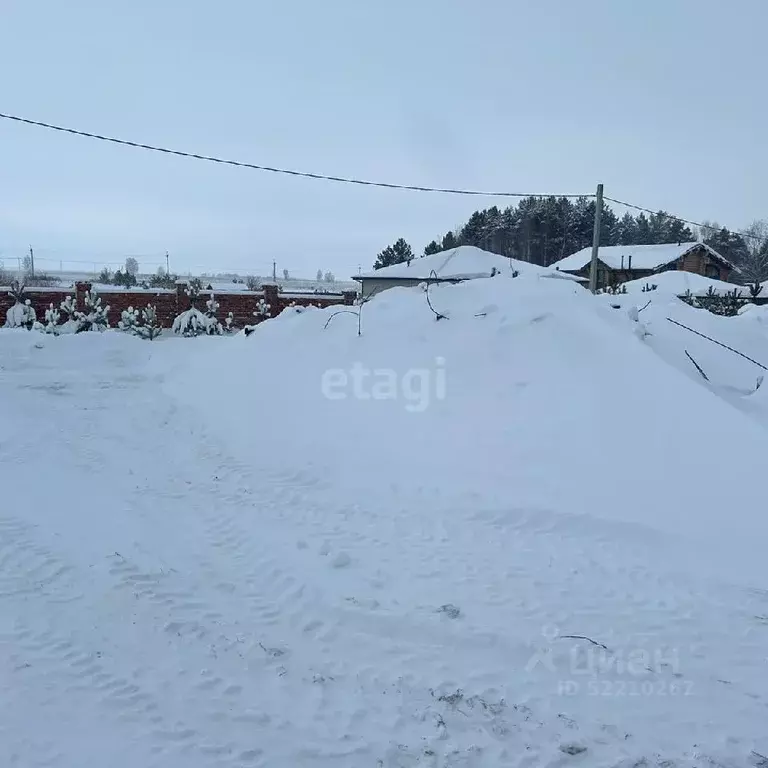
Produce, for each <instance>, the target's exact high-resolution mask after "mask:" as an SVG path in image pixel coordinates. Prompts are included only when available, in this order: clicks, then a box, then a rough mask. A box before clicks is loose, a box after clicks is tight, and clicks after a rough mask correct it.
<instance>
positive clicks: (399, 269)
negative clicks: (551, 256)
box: [354, 245, 536, 280]
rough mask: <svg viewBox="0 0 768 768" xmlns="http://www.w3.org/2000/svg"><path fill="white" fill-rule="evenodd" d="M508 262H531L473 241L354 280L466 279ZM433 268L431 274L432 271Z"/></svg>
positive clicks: (502, 269)
mask: <svg viewBox="0 0 768 768" xmlns="http://www.w3.org/2000/svg"><path fill="white" fill-rule="evenodd" d="M510 262H511V263H512V266H513V267H514V268H515V269H518V267H519V266H522V267H525V268H527V269H530V268H531V267H534V268H536V267H535V266H534V265H533V264H528V263H527V262H522V261H517V260H515V259H508V258H507V257H506V256H499V255H498V254H497V253H490V252H489V251H484V250H482V248H476V247H475V246H474V245H460V246H458V248H451V249H450V250H448V251H440V252H439V253H433V254H430V255H429V256H422V257H421V258H415V259H412V260H411V262H410V264H409V263H408V262H403V263H402V264H392V265H391V266H389V267H382V268H381V269H374V270H373V271H372V272H366V273H365V274H362V275H356V276H355V278H354V279H355V280H361V279H362V280H365V279H369V278H375V279H376V280H407V279H412V280H428V279H429V278H430V277H431V278H432V279H433V280H434V278H435V275H437V277H438V278H439V279H443V280H469V279H471V278H475V277H490V275H491V273H492V272H493V271H494V269H495V270H496V272H502V273H503V272H509V269H510ZM433 271H434V273H435V275H433V274H432V272H433Z"/></svg>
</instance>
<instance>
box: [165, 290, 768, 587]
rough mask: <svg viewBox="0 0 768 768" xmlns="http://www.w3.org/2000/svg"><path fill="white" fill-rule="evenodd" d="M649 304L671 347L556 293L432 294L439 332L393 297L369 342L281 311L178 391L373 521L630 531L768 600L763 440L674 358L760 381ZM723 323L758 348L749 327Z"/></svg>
mask: <svg viewBox="0 0 768 768" xmlns="http://www.w3.org/2000/svg"><path fill="white" fill-rule="evenodd" d="M648 295H656V296H657V301H656V304H658V305H659V306H658V308H657V307H656V306H654V308H653V309H651V308H650V307H649V308H647V309H646V310H644V312H643V313H642V314H641V315H640V317H641V319H642V320H643V321H644V322H645V321H646V320H648V319H649V318H650V317H651V316H652V318H653V328H652V329H651V330H652V332H654V331H655V329H656V326H657V325H658V324H659V323H663V324H664V327H663V328H662V329H660V330H661V331H663V335H662V337H661V339H659V340H657V338H656V336H655V335H654V336H651V337H648V338H647V339H646V341H641V340H639V339H638V338H636V337H635V336H634V335H633V333H632V328H633V326H634V324H633V323H632V321H631V320H630V319H629V318H628V317H627V315H626V312H623V311H621V312H620V311H617V310H615V309H612V308H611V307H610V304H616V303H617V300H618V299H623V301H621V302H619V303H620V304H622V305H623V306H626V307H627V308H629V307H630V306H632V303H631V302H630V301H628V300H627V297H601V299H602V301H601V300H595V299H594V298H592V297H591V296H590V295H589V294H588V293H587V292H586V291H585V290H584V289H583V288H581V287H579V286H574V285H572V284H569V283H565V282H560V281H555V280H546V279H541V278H537V277H531V278H523V277H520V278H517V279H510V278H506V277H499V278H493V279H485V280H475V281H472V282H467V283H464V284H461V285H457V286H441V287H439V288H438V287H433V288H431V289H430V294H429V296H430V299H431V302H432V304H433V306H434V308H435V310H436V311H437V312H439V313H443V314H445V315H447V318H446V319H443V320H439V321H437V320H436V316H435V314H434V313H433V311H432V310H431V309H430V307H429V306H428V303H427V300H426V296H425V294H424V293H423V292H421V291H419V290H415V289H405V288H403V289H392V290H390V291H388V292H386V293H385V294H383V295H381V296H379V297H378V298H376V299H374V300H373V301H371V302H369V303H368V304H366V305H365V306H364V307H363V315H362V324H361V325H362V336H360V337H358V335H357V317H356V316H355V315H353V314H350V313H349V312H343V313H341V314H338V315H336V316H335V317H333V318H332V319H330V318H331V315H333V314H334V312H338V309H337V310H332V309H329V310H308V311H304V312H301V313H297V312H295V311H286V312H285V313H283V315H282V316H281V317H280V318H277V319H275V320H274V321H271V322H267V323H264V324H263V325H261V326H259V327H258V328H257V331H256V333H254V334H253V335H252V336H250V337H249V338H245V337H240V338H238V339H237V340H235V342H234V343H233V344H231V345H227V346H221V347H219V348H217V349H216V351H215V352H214V353H212V355H211V356H210V357H209V356H206V357H205V358H202V357H201V358H199V359H198V360H195V361H193V363H192V368H191V369H190V373H189V374H188V375H186V376H185V377H184V379H183V384H182V383H181V382H179V383H178V385H177V392H178V394H179V395H180V396H181V397H183V398H186V399H187V400H188V402H190V403H193V404H195V405H197V406H198V407H199V408H200V409H201V412H202V413H204V414H205V415H206V416H207V417H209V418H211V420H212V421H215V422H217V423H218V425H219V427H220V429H221V434H222V435H224V436H226V439H227V440H228V441H229V442H230V444H232V445H233V446H234V445H236V446H237V449H238V450H239V451H242V452H243V454H244V455H250V456H252V457H253V460H254V461H258V462H260V463H264V464H267V465H274V466H275V467H281V466H285V465H286V464H287V463H298V464H299V465H301V466H303V467H305V468H306V470H307V471H308V472H309V473H311V474H314V475H317V476H320V477H323V478H324V479H325V480H326V481H327V483H328V485H330V486H332V487H334V488H337V489H339V491H340V492H341V493H343V494H345V495H346V496H350V495H352V497H353V498H357V499H359V500H360V501H361V502H363V503H366V504H367V503H371V504H376V503H378V502H379V500H380V499H381V498H386V499H387V500H388V501H387V502H386V503H396V502H394V500H396V499H399V500H400V503H404V504H408V505H412V504H418V503H420V501H419V499H425V498H434V499H439V500H442V501H448V500H451V501H456V500H458V499H459V498H463V499H465V500H467V502H468V503H472V500H473V499H475V500H477V499H482V503H494V504H498V505H500V506H504V505H513V506H515V507H516V508H530V509H546V510H550V511H553V512H556V513H557V514H560V515H566V514H567V515H577V516H586V517H594V518H598V519H600V520H604V521H612V522H617V523H618V522H620V523H629V524H632V525H634V526H637V530H638V535H640V532H641V531H643V530H644V529H645V530H646V532H648V533H664V534H669V535H671V536H673V537H675V538H674V539H667V540H666V541H668V542H671V541H675V542H676V544H678V545H682V544H683V543H684V542H688V543H690V544H692V545H693V552H695V556H694V558H695V559H697V560H700V561H701V565H702V566H711V565H712V564H713V563H715V564H716V567H717V568H718V569H720V570H721V571H722V575H723V576H724V577H725V578H735V577H736V576H737V575H740V576H744V577H747V578H751V579H758V580H761V581H762V582H765V583H766V584H765V585H768V574H766V572H765V569H764V568H763V566H762V562H761V561H762V557H761V555H760V548H761V547H762V546H763V542H764V541H765V540H766V535H768V517H766V516H765V515H764V514H763V513H762V511H761V510H760V508H759V503H758V500H757V499H756V497H755V487H754V483H755V480H756V479H757V478H759V477H760V475H761V467H762V464H763V457H764V456H765V452H766V448H768V442H767V441H766V438H767V435H766V434H765V432H764V431H763V430H762V429H761V428H760V427H759V426H758V425H757V424H755V423H752V422H751V421H749V420H748V419H747V418H744V417H742V416H741V414H739V413H735V412H734V409H733V406H732V404H729V403H728V402H724V401H723V400H722V399H721V398H720V397H718V396H715V395H714V394H713V393H712V392H710V391H707V389H706V388H704V387H702V386H698V382H697V381H695V379H696V378H697V377H698V373H697V372H696V370H695V368H694V367H693V366H692V365H691V363H690V362H689V361H688V360H687V359H686V358H685V357H684V352H683V350H682V349H678V348H677V347H678V346H679V345H680V342H684V345H683V346H684V347H685V348H686V349H690V350H691V353H692V354H693V355H694V357H696V358H697V360H699V361H700V364H701V365H702V366H703V367H704V368H705V369H707V368H708V367H709V369H710V371H712V367H713V364H712V361H713V360H714V359H716V360H717V361H718V365H717V369H718V370H722V371H723V372H724V375H723V383H725V384H726V385H730V386H732V387H736V388H738V386H739V384H740V385H741V386H742V387H744V388H745V391H748V390H749V388H753V387H754V385H755V381H756V377H757V374H758V373H760V371H759V369H757V368H756V367H755V366H754V365H753V364H751V363H748V362H747V361H745V360H743V359H741V358H738V357H736V356H735V355H733V354H732V353H730V352H727V351H725V350H722V349H721V348H718V347H716V346H714V345H712V344H711V343H710V342H708V341H705V340H703V339H698V338H697V337H695V336H694V335H693V334H690V333H689V332H688V331H684V330H682V329H677V328H674V329H673V328H672V326H671V324H670V323H669V322H667V321H666V320H665V319H663V315H664V313H665V312H666V311H667V309H669V307H668V305H670V304H672V303H673V304H674V306H673V308H672V309H671V310H670V311H672V312H673V314H676V315H677V316H679V317H681V318H683V320H682V321H683V322H685V320H686V319H687V320H688V321H689V322H691V323H694V324H695V323H696V322H697V321H698V322H699V324H700V325H701V324H702V323H703V325H704V327H707V326H708V325H711V322H705V321H709V319H710V318H714V316H712V315H710V314H709V313H707V312H704V311H697V310H693V309H691V308H689V307H687V306H686V305H685V304H683V303H682V302H680V301H679V300H677V299H676V298H674V297H673V296H667V295H665V294H663V292H658V293H657V292H653V293H652V294H643V299H644V301H645V300H647V299H645V297H646V296H648ZM637 303H638V304H639V302H637ZM640 306H642V305H640ZM659 312H661V314H659ZM714 320H715V321H717V320H720V321H721V322H720V323H719V324H718V325H723V324H724V322H723V320H725V323H727V322H730V324H731V326H732V327H733V329H734V330H733V334H735V335H737V336H739V343H741V346H744V345H743V343H742V342H743V338H742V336H743V334H742V331H743V330H744V329H743V326H744V325H745V324H746V318H737V319H730V318H729V319H723V318H714ZM326 324H328V327H327V328H326V327H325V326H326ZM667 326H669V327H667ZM737 326H742V327H737ZM761 331H762V329H761ZM681 334H682V335H683V336H684V338H680V335H681ZM721 335H722V334H721ZM747 336H748V337H749V334H747ZM754 336H755V333H752V334H751V337H750V340H751V341H752V342H753V343H752V344H750V345H748V346H750V347H752V346H756V345H757V344H758V343H759V340H758V339H756V338H752V337H754ZM764 339H765V337H764V336H763V340H764ZM678 340H679V341H678ZM676 343H677V346H676ZM739 343H737V345H736V346H737V347H738V346H739ZM653 350H656V351H657V352H658V353H659V355H660V356H661V357H662V358H665V357H666V358H667V360H668V362H672V363H673V366H679V368H680V370H678V368H677V367H670V366H669V365H667V364H665V362H664V359H659V356H657V355H656V354H654V353H653ZM694 350H695V352H694ZM356 369H357V370H358V374H357V376H358V379H359V381H358V384H357V388H356V383H355V370H356ZM681 371H682V373H681ZM688 374H690V375H688ZM691 379H694V381H693V382H692V381H691ZM217 387H219V388H220V392H221V396H214V395H213V393H214V391H215V390H216V388H217ZM766 389H768V387H767V388H766ZM721 394H722V393H721ZM763 394H764V392H760V393H759V395H760V396H762V395H763ZM752 405H754V402H753V403H752ZM744 407H745V408H747V407H748V405H745V406H744ZM687 551H688V550H684V549H681V550H680V552H679V555H680V556H681V557H682V556H683V555H685V554H686V553H687ZM737 571H738V574H737Z"/></svg>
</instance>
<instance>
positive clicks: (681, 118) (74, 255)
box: [0, 0, 768, 277]
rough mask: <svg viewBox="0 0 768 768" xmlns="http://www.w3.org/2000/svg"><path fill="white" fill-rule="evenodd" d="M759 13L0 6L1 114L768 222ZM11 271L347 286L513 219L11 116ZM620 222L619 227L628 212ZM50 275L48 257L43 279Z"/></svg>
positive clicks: (292, 158)
mask: <svg viewBox="0 0 768 768" xmlns="http://www.w3.org/2000/svg"><path fill="white" fill-rule="evenodd" d="M767 28H768V3H765V1H764V0H732V1H731V2H727V3H726V2H722V0H645V1H641V0H582V2H579V3H574V2H572V0H535V1H534V0H525V1H517V0H495V1H493V2H492V1H491V0H474V2H469V0H388V2H386V3H373V2H366V1H365V0H326V1H325V2H320V1H319V0H272V1H270V2H267V1H266V0H217V2H210V0H185V2H181V0H177V2H171V1H170V0H132V1H131V2H130V3H126V2H120V3H118V2H115V0H67V2H61V1H60V0H46V1H43V0H0V71H2V73H3V75H2V79H1V80H0V111H2V112H6V113H11V114H18V115H21V116H25V117H29V118H32V119H37V120H42V121H48V122H53V123H59V124H62V125H66V126H70V127H74V128H80V129H84V130H89V131H94V132H96V133H99V132H101V133H106V134H111V135H115V136H119V137H122V138H128V139H133V140H136V141H143V142H146V143H150V144H152V143H154V144H160V145H166V146H170V147H173V148H177V149H182V150H187V151H192V152H202V153H208V154H217V155H221V156H224V157H229V158H233V159H239V160H245V161H250V162H254V163H258V164H264V165H274V166H280V167H287V168H294V169H298V170H308V171H313V172H319V173H328V174H333V175H345V176H356V177H361V178H368V179H375V180H383V181H390V182H396V183H412V184H424V185H435V186H464V187H470V188H480V189H503V190H509V191H512V192H524V193H529V192H530V193H545V192H552V193H581V192H585V193H588V192H592V191H593V190H594V188H595V185H596V183H597V182H598V181H603V182H604V183H605V188H606V194H607V195H610V196H612V197H617V198H619V199H624V200H629V201H631V202H635V203H638V204H640V205H646V206H649V207H651V208H665V209H667V210H669V211H671V212H674V213H677V214H679V215H683V216H685V217H687V218H694V219H702V218H708V219H717V220H718V221H720V222H721V223H723V224H726V225H728V226H731V227H733V228H738V227H742V226H744V225H746V224H747V223H749V221H751V220H752V219H754V218H758V217H768V192H767V191H766V179H768V153H767V152H766V149H768V142H767V141H766V136H767V135H768V134H766V123H767V122H768V106H766V104H767V102H766V99H765V83H766V78H767V76H768V48H766V46H765V30H766V29H767ZM0 177H1V178H2V183H0V259H5V261H6V263H7V266H11V264H12V263H14V262H15V260H16V258H17V257H18V256H20V255H23V251H24V250H25V249H26V248H27V247H28V245H29V244H30V243H31V244H33V245H34V246H35V251H36V254H37V258H38V259H39V262H38V264H39V266H40V267H42V268H44V269H56V268H58V263H59V260H64V261H65V262H67V261H70V260H75V259H81V260H83V261H87V262H94V263H97V264H98V265H102V264H104V263H107V262H121V261H122V260H123V259H124V257H125V255H128V254H135V255H137V256H138V258H139V261H140V263H141V264H142V268H143V269H144V268H147V269H149V268H150V267H151V268H152V269H154V267H155V266H156V265H158V264H160V263H161V262H162V261H164V254H165V251H166V250H168V251H170V254H171V267H172V269H174V268H175V269H176V270H178V271H186V270H187V269H197V270H198V271H202V270H207V271H218V270H227V269H238V270H239V271H241V272H262V273H265V272H267V271H268V270H270V269H271V263H272V259H273V258H274V259H276V260H277V263H278V270H282V269H283V268H288V269H289V270H290V271H291V272H292V273H294V274H297V275H298V274H302V275H305V276H313V275H314V273H315V272H316V271H317V269H323V270H333V271H334V272H335V273H336V275H337V276H338V277H347V276H349V275H351V274H352V273H356V272H357V266H358V264H359V265H362V267H363V269H367V268H370V266H371V265H372V263H373V261H374V259H375V255H376V253H377V251H379V250H380V249H381V248H383V247H384V246H386V245H388V244H389V243H391V242H392V241H393V240H394V239H396V238H397V237H399V236H403V237H405V238H406V239H407V240H409V242H411V244H412V245H413V246H414V249H416V250H418V251H420V250H421V249H422V248H423V246H424V245H425V244H426V242H427V241H429V240H430V239H432V238H433V237H434V236H437V235H440V234H442V233H444V232H446V231H447V230H449V229H453V228H454V227H456V226H457V225H459V224H461V223H463V222H464V221H465V220H466V218H467V217H468V215H469V214H470V213H471V212H472V211H473V210H475V209H476V208H478V207H486V206H488V205H492V204H494V203H495V204H499V205H505V204H506V201H505V200H500V199H487V200H485V199H482V198H465V197H450V196H443V195H428V194H422V193H416V192H398V191H390V190H383V189H368V188H361V187H355V186H342V185H339V184H335V183H330V182H323V181H315V180H306V179H296V178H292V177H283V176H276V175H273V174H267V173H263V172H257V171H250V170H245V169H238V168H229V167H222V166H217V165H210V164H207V163H203V162H199V161H194V160H186V159H181V158H174V157H166V156H162V155H158V154H156V153H150V152H145V151H141V150H135V149H129V148H125V147H118V146H112V145H106V144H103V143H101V142H96V141H93V140H89V139H84V138H79V137H73V136H67V135H59V134H54V133H50V132H47V131H45V130H44V129H42V128H35V127H28V126H22V125H17V124H13V123H9V122H7V121H0ZM616 210H617V212H618V213H620V214H621V213H623V209H620V208H618V207H617V208H616ZM44 259H50V261H44Z"/></svg>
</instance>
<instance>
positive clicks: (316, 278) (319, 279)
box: [315, 269, 323, 283]
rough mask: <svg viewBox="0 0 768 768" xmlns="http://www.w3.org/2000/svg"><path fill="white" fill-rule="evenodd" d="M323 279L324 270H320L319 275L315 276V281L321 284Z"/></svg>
mask: <svg viewBox="0 0 768 768" xmlns="http://www.w3.org/2000/svg"><path fill="white" fill-rule="evenodd" d="M322 279H323V270H322V269H318V270H317V275H315V280H316V281H317V282H318V283H319V282H320V281H321V280H322Z"/></svg>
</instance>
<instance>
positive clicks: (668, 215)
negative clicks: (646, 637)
mask: <svg viewBox="0 0 768 768" xmlns="http://www.w3.org/2000/svg"><path fill="white" fill-rule="evenodd" d="M603 200H606V201H610V202H611V203H616V204H617V205H623V206H626V207H627V208H633V209H634V210H636V211H642V212H643V213H650V214H652V215H653V216H663V217H664V218H666V219H674V220H675V221H680V222H682V223H683V224H690V225H691V226H693V227H699V229H709V230H713V231H714V228H713V227H711V226H710V225H709V224H703V223H701V222H699V221H691V220H690V219H683V218H682V217H680V216H675V215H674V214H672V213H667V212H666V211H653V210H651V209H650V208H644V207H643V206H641V205H634V204H632V203H627V202H625V201H624V200H616V199H614V198H613V197H604V198H603ZM730 231H731V232H735V233H736V234H738V235H740V236H741V237H746V238H749V239H750V240H757V242H759V243H762V242H763V240H765V238H763V237H760V236H759V235H751V234H749V233H748V232H736V230H730Z"/></svg>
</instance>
